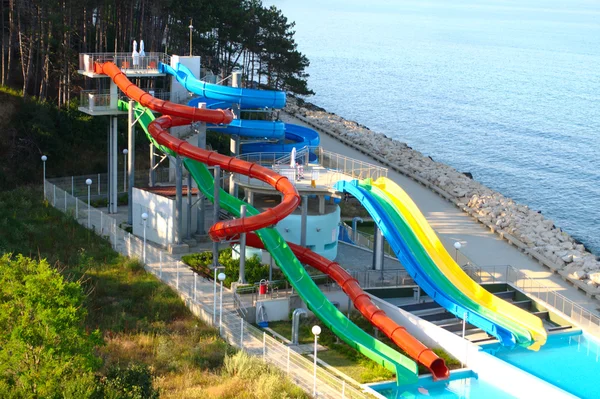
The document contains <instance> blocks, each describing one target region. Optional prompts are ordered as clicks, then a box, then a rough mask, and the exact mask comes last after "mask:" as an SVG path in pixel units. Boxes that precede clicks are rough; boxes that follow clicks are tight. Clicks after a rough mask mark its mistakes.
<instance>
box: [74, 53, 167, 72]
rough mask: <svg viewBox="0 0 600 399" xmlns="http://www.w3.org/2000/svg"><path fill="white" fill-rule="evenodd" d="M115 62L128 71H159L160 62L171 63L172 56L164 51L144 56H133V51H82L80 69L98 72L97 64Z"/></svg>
mask: <svg viewBox="0 0 600 399" xmlns="http://www.w3.org/2000/svg"><path fill="white" fill-rule="evenodd" d="M104 62H113V63H114V64H115V65H117V66H118V67H119V68H121V70H123V71H124V72H126V73H129V72H131V73H135V72H137V71H139V72H144V71H149V72H154V73H157V72H158V64H159V63H160V62H162V63H164V64H167V65H168V64H170V62H171V57H170V56H169V55H167V54H164V53H154V52H149V53H146V55H145V56H144V57H139V56H138V57H133V56H132V53H87V54H84V53H81V54H79V70H80V71H83V72H86V73H97V69H96V68H95V64H96V63H98V64H102V63H104Z"/></svg>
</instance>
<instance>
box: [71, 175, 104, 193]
mask: <svg viewBox="0 0 600 399" xmlns="http://www.w3.org/2000/svg"><path fill="white" fill-rule="evenodd" d="M98 181H100V179H98ZM74 196H75V177H73V176H71V197H74Z"/></svg>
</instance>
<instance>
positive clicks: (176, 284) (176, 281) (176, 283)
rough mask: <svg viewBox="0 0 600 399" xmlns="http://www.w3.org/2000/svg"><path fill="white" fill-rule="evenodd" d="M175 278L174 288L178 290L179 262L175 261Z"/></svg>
mask: <svg viewBox="0 0 600 399" xmlns="http://www.w3.org/2000/svg"><path fill="white" fill-rule="evenodd" d="M176 264H177V268H176V269H177V277H176V279H175V288H177V289H179V261H177V263H176Z"/></svg>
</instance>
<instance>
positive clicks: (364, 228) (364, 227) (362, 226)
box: [344, 219, 375, 235]
mask: <svg viewBox="0 0 600 399" xmlns="http://www.w3.org/2000/svg"><path fill="white" fill-rule="evenodd" d="M344 222H345V223H346V224H347V225H349V226H352V219H349V220H344ZM356 229H357V230H358V231H361V232H363V233H366V234H369V235H373V234H375V222H373V221H370V220H367V221H364V222H362V223H357V224H356Z"/></svg>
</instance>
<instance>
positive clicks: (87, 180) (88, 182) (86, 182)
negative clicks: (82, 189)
mask: <svg viewBox="0 0 600 399" xmlns="http://www.w3.org/2000/svg"><path fill="white" fill-rule="evenodd" d="M85 184H87V186H88V224H87V227H88V229H89V228H90V226H91V224H90V217H91V213H92V212H91V210H92V207H91V205H90V188H91V186H92V179H86V181H85Z"/></svg>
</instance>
